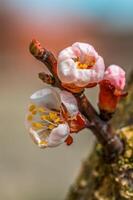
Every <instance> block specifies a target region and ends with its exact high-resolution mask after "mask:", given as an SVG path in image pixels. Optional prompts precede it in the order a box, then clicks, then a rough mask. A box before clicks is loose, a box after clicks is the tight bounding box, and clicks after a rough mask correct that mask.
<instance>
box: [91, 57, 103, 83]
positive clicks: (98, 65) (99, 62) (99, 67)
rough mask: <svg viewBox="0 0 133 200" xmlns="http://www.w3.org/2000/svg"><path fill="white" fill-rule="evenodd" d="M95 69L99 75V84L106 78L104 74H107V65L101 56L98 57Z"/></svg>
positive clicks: (97, 77) (97, 78)
mask: <svg viewBox="0 0 133 200" xmlns="http://www.w3.org/2000/svg"><path fill="white" fill-rule="evenodd" d="M93 69H94V70H95V71H96V74H97V76H96V77H95V79H96V80H97V82H99V81H101V80H102V79H103V77H104V72H105V64H104V60H103V58H102V57H101V56H99V57H98V59H97V61H96V64H95V65H94V67H93Z"/></svg>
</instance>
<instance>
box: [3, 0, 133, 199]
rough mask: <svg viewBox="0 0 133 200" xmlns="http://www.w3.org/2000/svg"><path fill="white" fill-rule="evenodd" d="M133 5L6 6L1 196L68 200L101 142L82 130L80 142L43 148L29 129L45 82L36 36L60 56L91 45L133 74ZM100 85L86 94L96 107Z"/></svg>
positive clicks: (84, 0)
mask: <svg viewBox="0 0 133 200" xmlns="http://www.w3.org/2000/svg"><path fill="white" fill-rule="evenodd" d="M132 22H133V1H132V0H108V1H107V0H67V1H65V0H48V1H46V0H3V1H2V0H1V1H0V46H1V47H0V91H1V93H0V199H2V200H23V199H25V200H56V199H57V200H62V199H63V198H64V197H65V195H66V193H67V191H68V188H69V186H70V184H71V183H72V182H73V180H74V178H75V177H76V175H77V174H78V172H79V169H80V164H81V162H82V161H83V160H84V158H85V157H86V156H87V155H88V153H89V152H90V151H91V149H92V146H93V143H94V140H95V139H94V137H93V136H92V134H91V132H87V131H85V130H84V131H82V132H81V133H79V134H78V135H76V136H75V137H74V143H73V145H71V146H69V147H67V146H66V145H65V144H64V145H61V146H59V147H58V148H53V149H46V150H40V149H38V148H37V147H36V146H35V145H34V144H33V143H32V142H31V140H30V138H29V135H28V133H27V131H26V129H25V127H24V117H25V113H26V106H27V103H28V98H29V96H30V95H31V94H32V93H33V92H34V91H36V90H38V89H40V88H43V87H44V84H43V83H42V82H41V81H40V80H39V79H38V76H37V74H38V73H39V72H41V71H43V70H44V66H43V64H42V63H40V62H38V61H37V60H35V59H34V58H33V57H32V56H31V55H30V53H29V50H28V45H29V42H30V40H31V39H32V38H36V39H38V40H40V42H41V43H42V45H43V46H44V47H46V48H47V49H49V50H51V51H52V52H54V53H55V55H58V52H59V51H60V50H61V49H63V48H64V47H67V46H69V45H71V44H72V43H73V42H76V41H79V42H88V43H90V44H92V45H94V47H95V49H96V50H97V51H98V53H99V54H100V55H101V56H103V57H104V59H105V63H106V66H108V65H109V64H118V65H120V66H122V67H123V68H124V69H125V70H126V71H127V74H128V73H130V71H131V69H132V68H133V67H132V66H133V23H132ZM96 92H97V88H96V89H93V90H89V91H87V95H88V97H89V98H90V100H91V101H92V102H93V104H94V106H95V107H96V105H97V99H96V97H97V93H96Z"/></svg>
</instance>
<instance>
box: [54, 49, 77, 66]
mask: <svg viewBox="0 0 133 200" xmlns="http://www.w3.org/2000/svg"><path fill="white" fill-rule="evenodd" d="M74 58H76V55H75V52H74V51H73V49H72V47H67V48H65V49H63V50H62V51H61V52H60V53H59V55H58V63H60V62H62V61H64V60H67V59H74Z"/></svg>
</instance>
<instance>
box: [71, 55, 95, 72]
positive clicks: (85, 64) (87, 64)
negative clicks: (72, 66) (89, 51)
mask: <svg viewBox="0 0 133 200" xmlns="http://www.w3.org/2000/svg"><path fill="white" fill-rule="evenodd" d="M75 63H76V66H77V68H78V69H90V68H92V67H93V66H94V64H95V63H96V60H95V58H94V57H93V56H86V57H85V58H84V59H83V61H81V59H80V58H77V59H76V60H75Z"/></svg>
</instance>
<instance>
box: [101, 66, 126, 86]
mask: <svg viewBox="0 0 133 200" xmlns="http://www.w3.org/2000/svg"><path fill="white" fill-rule="evenodd" d="M103 79H104V80H108V81H109V82H110V83H111V84H112V85H113V86H114V87H115V88H116V89H118V90H123V89H124V87H125V81H126V79H125V71H124V70H123V69H122V68H121V67H119V66H117V65H110V66H109V67H108V68H107V70H106V71H105V74H104V78H103Z"/></svg>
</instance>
